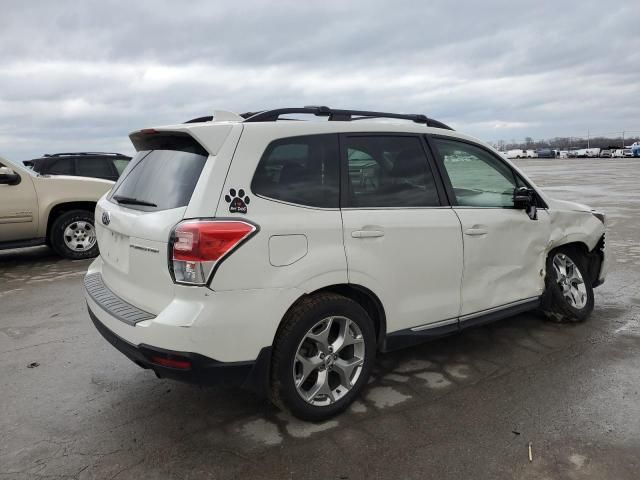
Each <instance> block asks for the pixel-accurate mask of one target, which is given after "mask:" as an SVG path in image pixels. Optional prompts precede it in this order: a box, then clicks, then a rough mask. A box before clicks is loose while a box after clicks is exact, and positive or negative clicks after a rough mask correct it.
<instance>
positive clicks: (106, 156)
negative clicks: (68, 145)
mask: <svg viewBox="0 0 640 480" xmlns="http://www.w3.org/2000/svg"><path fill="white" fill-rule="evenodd" d="M129 160H131V157H127V156H126V155H122V154H120V153H105V152H77V153H53V154H45V155H43V156H42V158H36V159H33V160H27V161H25V162H23V163H24V164H25V165H26V166H27V167H30V168H32V169H33V171H34V172H37V173H39V174H40V175H73V176H76V177H94V178H104V179H105V180H113V181H114V182H115V181H116V180H118V177H120V174H121V173H122V172H123V170H124V169H125V167H126V166H127V165H128V163H129Z"/></svg>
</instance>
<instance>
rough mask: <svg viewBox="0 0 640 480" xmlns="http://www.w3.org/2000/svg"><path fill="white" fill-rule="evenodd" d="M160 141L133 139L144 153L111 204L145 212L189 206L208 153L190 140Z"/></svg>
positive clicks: (122, 179)
mask: <svg viewBox="0 0 640 480" xmlns="http://www.w3.org/2000/svg"><path fill="white" fill-rule="evenodd" d="M150 137H156V136H153V135H152V136H150ZM157 137H161V138H157ZM157 137H156V138H148V139H147V138H132V140H133V142H134V145H135V146H136V148H143V150H139V151H138V153H137V154H136V156H135V157H133V159H131V162H130V163H129V165H128V167H127V168H126V170H125V171H124V173H123V175H122V176H120V179H119V180H118V182H117V183H116V184H115V186H114V187H113V190H112V193H111V194H110V196H109V198H110V200H111V201H113V202H114V203H119V204H120V205H122V206H124V207H126V208H134V209H138V210H144V211H158V210H169V209H172V208H178V207H185V206H187V205H188V204H189V201H190V200H191V195H192V194H193V190H194V189H195V187H196V184H197V183H198V179H199V178H200V174H201V173H202V169H203V168H204V165H205V163H206V161H207V158H208V153H207V152H206V150H204V149H203V148H202V146H200V145H199V144H198V143H197V142H196V141H195V140H194V139H192V138H191V137H188V136H184V135H180V136H175V137H173V138H172V136H170V135H161V136H157ZM154 147H155V148H154ZM144 148H149V149H144ZM118 198H120V199H121V200H118ZM123 199H124V200H123Z"/></svg>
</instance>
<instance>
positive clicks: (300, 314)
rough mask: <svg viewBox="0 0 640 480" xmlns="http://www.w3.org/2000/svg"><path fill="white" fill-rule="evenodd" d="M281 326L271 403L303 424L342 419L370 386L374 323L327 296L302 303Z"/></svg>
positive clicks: (361, 312) (354, 308)
mask: <svg viewBox="0 0 640 480" xmlns="http://www.w3.org/2000/svg"><path fill="white" fill-rule="evenodd" d="M283 322H284V323H283V325H282V327H281V328H280V331H279V332H278V335H277V337H276V340H275V342H274V350H273V360H272V362H273V363H272V369H271V399H272V401H273V402H274V403H275V404H276V405H277V406H278V407H280V408H281V409H283V410H287V411H290V412H291V413H292V414H293V415H295V416H296V417H298V418H301V419H303V420H309V421H321V420H325V419H327V418H330V417H332V416H334V415H336V414H338V413H340V412H341V411H343V410H344V409H345V408H347V407H348V406H349V404H350V403H351V402H353V400H354V399H355V398H356V396H357V395H358V393H359V392H360V391H361V390H362V388H363V387H364V385H366V382H367V379H368V378H369V374H370V372H371V368H372V366H373V363H374V360H375V354H376V342H375V330H374V328H373V324H372V322H371V319H370V318H369V316H368V315H367V313H366V312H365V311H364V309H363V308H362V307H361V306H360V305H358V304H357V303H356V302H354V301H353V300H350V299H348V298H346V297H343V296H341V295H337V294H333V293H325V294H318V295H314V296H311V297H309V298H306V299H304V300H302V301H301V302H300V303H299V304H298V305H296V306H295V307H294V308H293V309H292V310H291V311H290V312H289V313H288V314H287V317H286V318H285V319H284V321H283Z"/></svg>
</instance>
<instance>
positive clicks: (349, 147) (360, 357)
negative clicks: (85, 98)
mask: <svg viewBox="0 0 640 480" xmlns="http://www.w3.org/2000/svg"><path fill="white" fill-rule="evenodd" d="M286 114H296V115H299V116H301V117H302V116H304V115H305V114H306V115H311V116H317V117H321V118H322V117H324V118H327V117H328V119H329V120H332V121H324V122H321V121H296V122H291V121H278V120H279V119H280V118H281V117H282V116H283V115H286ZM219 117H222V118H223V119H226V121H216V120H217V119H219ZM379 117H388V118H390V119H397V120H405V121H404V122H402V121H398V122H395V123H393V122H389V123H381V122H377V121H369V120H368V119H371V118H379ZM230 119H231V120H230ZM355 119H358V120H359V121H349V120H355ZM407 121H408V122H407ZM130 138H131V141H132V143H133V145H134V146H135V148H136V150H137V151H138V154H137V155H136V156H135V157H134V158H133V160H132V161H131V162H132V164H131V167H130V168H129V169H128V173H127V172H125V175H123V176H122V177H121V178H120V180H119V181H118V182H117V183H116V185H115V186H114V188H113V190H112V191H111V192H110V193H109V194H108V195H106V196H105V197H103V198H101V199H100V200H99V202H98V205H97V207H96V218H98V219H99V221H98V222H97V225H96V233H97V237H98V244H99V245H100V257H99V258H97V259H96V260H95V261H94V262H93V263H92V264H91V266H90V267H89V270H88V272H87V275H86V277H85V280H84V282H85V298H86V301H87V304H88V308H89V315H90V317H91V319H92V321H93V323H94V324H95V326H96V328H97V329H98V330H99V331H100V333H101V334H102V335H103V336H104V337H106V338H107V339H108V340H109V341H110V342H111V343H112V344H113V345H114V346H115V347H116V348H117V349H119V350H120V351H122V352H123V353H124V354H125V355H127V356H128V357H129V358H131V359H132V360H133V361H134V362H135V363H137V364H138V365H139V366H142V367H144V368H149V369H152V370H153V371H154V372H155V373H156V374H157V375H158V376H159V377H168V378H175V379H181V380H185V381H190V382H197V383H204V384H216V383H227V384H229V383H231V384H240V385H243V386H245V387H250V388H254V389H255V390H258V391H263V392H267V393H268V395H269V396H270V398H271V399H272V400H273V402H274V403H275V404H276V405H277V406H279V407H281V408H283V409H285V410H288V411H290V412H292V413H293V414H294V415H296V416H298V417H300V418H302V419H305V420H314V421H318V420H322V419H326V418H328V417H330V416H332V415H335V414H337V413H338V412H340V411H342V410H344V409H345V408H346V407H347V406H348V405H349V404H350V403H351V402H352V401H353V400H354V399H355V398H356V397H357V396H358V394H359V392H360V391H361V390H362V388H363V387H364V386H365V385H366V384H367V381H368V379H369V375H370V373H371V369H372V367H373V365H374V360H375V356H376V352H378V351H380V352H386V351H390V350H394V349H397V348H401V347H406V346H409V345H415V344H417V343H419V342H422V341H424V340H427V339H431V338H434V337H437V336H439V335H446V334H450V333H453V332H458V331H460V330H462V329H465V328H468V327H472V326H475V325H479V324H482V323H485V322H488V321H492V320H497V319H500V318H504V317H507V316H511V315H514V314H517V313H520V312H524V311H528V310H531V309H536V308H540V309H541V310H542V311H544V312H546V314H547V315H548V316H549V317H550V318H551V319H553V320H555V321H558V322H578V321H582V320H585V319H586V318H587V316H588V315H589V314H590V313H591V311H592V309H593V303H594V297H593V288H594V287H596V286H598V285H599V284H601V283H602V282H603V281H604V277H605V272H606V267H605V265H606V263H605V250H604V232H605V226H604V221H605V219H604V215H603V214H602V213H600V212H596V211H594V210H591V209H590V208H588V207H585V206H582V205H579V204H576V203H571V202H566V201H560V200H555V199H553V198H550V197H549V196H547V195H546V194H545V193H544V192H543V191H541V190H540V189H539V188H537V187H536V186H535V185H534V184H533V182H532V181H531V180H530V179H529V178H527V176H526V175H525V174H524V173H522V172H521V171H520V170H519V169H518V168H516V167H515V166H514V165H512V164H511V163H509V162H508V161H507V160H505V159H504V158H503V157H502V156H501V155H500V154H499V153H498V152H497V151H496V150H494V149H493V148H491V147H489V146H488V145H486V144H484V143H482V142H480V141H478V140H476V139H474V138H472V137H469V136H467V135H464V134H462V133H458V132H455V131H453V130H452V129H450V128H449V127H447V126H446V125H444V124H443V123H441V122H439V121H437V120H433V119H430V118H428V117H426V116H424V115H401V114H392V113H381V112H362V111H351V110H334V109H330V108H328V107H305V108H284V109H279V110H271V111H263V112H259V113H253V114H244V115H237V116H236V115H233V114H230V113H228V112H227V113H224V114H219V113H216V114H214V115H213V116H211V117H205V118H201V119H198V121H196V122H192V123H186V124H182V125H178V126H175V125H174V126H169V127H158V128H152V129H144V130H139V131H136V132H133V133H132V134H131V136H130ZM478 207H480V208H478ZM463 273H464V274H463Z"/></svg>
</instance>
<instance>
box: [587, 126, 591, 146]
mask: <svg viewBox="0 0 640 480" xmlns="http://www.w3.org/2000/svg"><path fill="white" fill-rule="evenodd" d="M589 136H590V132H589V130H587V148H590V145H589Z"/></svg>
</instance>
